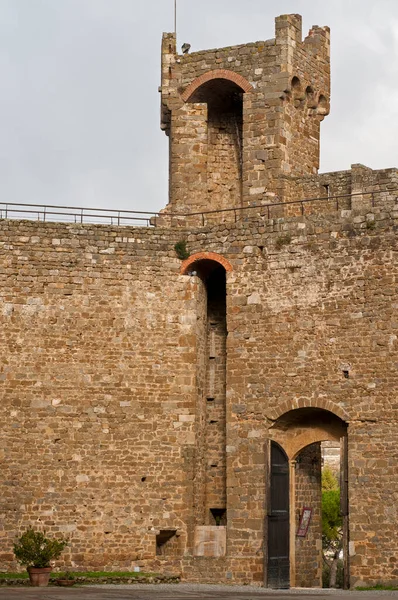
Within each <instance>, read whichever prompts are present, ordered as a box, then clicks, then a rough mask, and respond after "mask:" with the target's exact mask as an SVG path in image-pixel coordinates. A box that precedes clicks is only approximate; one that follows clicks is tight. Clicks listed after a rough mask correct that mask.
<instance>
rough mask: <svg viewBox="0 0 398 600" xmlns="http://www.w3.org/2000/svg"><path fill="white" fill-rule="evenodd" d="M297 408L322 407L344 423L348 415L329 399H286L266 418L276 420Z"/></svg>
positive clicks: (347, 420)
mask: <svg viewBox="0 0 398 600" xmlns="http://www.w3.org/2000/svg"><path fill="white" fill-rule="evenodd" d="M298 408H322V409H323V410H327V411H329V412H331V413H333V414H334V415H336V416H337V417H339V418H340V419H341V420H342V421H345V422H346V423H348V422H349V420H350V419H349V417H348V415H347V413H346V412H345V411H344V410H343V409H342V408H341V407H340V406H338V405H337V404H335V403H334V402H331V401H330V400H320V399H316V400H312V399H310V400H287V401H286V402H283V404H281V405H280V406H278V407H276V408H275V409H274V410H273V411H272V413H270V414H269V415H268V418H269V419H270V420H271V421H276V420H277V419H279V418H280V417H282V416H283V415H284V414H286V413H288V412H290V411H291V410H296V409H298Z"/></svg>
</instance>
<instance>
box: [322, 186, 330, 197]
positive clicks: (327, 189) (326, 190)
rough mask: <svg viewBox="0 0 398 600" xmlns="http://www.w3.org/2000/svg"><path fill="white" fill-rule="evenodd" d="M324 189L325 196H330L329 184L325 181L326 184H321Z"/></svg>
mask: <svg viewBox="0 0 398 600" xmlns="http://www.w3.org/2000/svg"><path fill="white" fill-rule="evenodd" d="M323 187H324V189H325V195H326V197H327V198H330V185H329V184H328V183H327V184H326V185H324V186H323Z"/></svg>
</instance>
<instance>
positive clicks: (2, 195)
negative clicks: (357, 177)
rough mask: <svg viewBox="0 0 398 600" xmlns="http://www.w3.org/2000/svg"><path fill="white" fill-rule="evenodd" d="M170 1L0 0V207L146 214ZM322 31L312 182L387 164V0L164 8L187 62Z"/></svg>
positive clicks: (391, 35)
mask: <svg viewBox="0 0 398 600" xmlns="http://www.w3.org/2000/svg"><path fill="white" fill-rule="evenodd" d="M173 4H174V0H0V74H1V92H0V201H2V202H5V201H8V202H20V203H28V202H29V203H40V204H63V205H75V206H93V207H104V208H121V209H123V208H124V209H130V210H159V209H160V208H162V207H164V206H165V204H166V203H167V168H168V163H167V154H168V146H167V138H166V136H165V134H164V133H162V132H161V131H160V129H159V94H158V91H157V89H158V86H159V83H160V42H161V35H162V31H172V30H173ZM294 12H295V13H300V14H301V15H303V32H304V34H306V33H307V31H308V29H309V28H310V27H311V25H314V24H316V25H329V26H330V28H331V43H332V102H331V114H330V115H329V116H328V117H327V118H326V119H325V120H324V122H323V123H322V130H321V133H322V144H321V171H323V172H325V171H332V170H340V169H349V168H350V165H351V164H352V163H357V162H361V163H364V164H366V165H368V166H370V167H372V168H374V169H379V168H387V167H392V166H398V1H397V0H379V1H377V0H344V1H343V0H329V1H326V0H318V1H317V2H314V1H312V0H311V1H310V0H200V2H198V1H197V0H178V27H177V30H178V45H179V46H180V45H181V44H182V43H183V42H189V43H190V44H191V45H192V51H194V50H201V49H205V48H214V47H222V46H230V45H234V44H241V43H245V42H250V41H257V40H266V39H270V38H272V37H274V17H275V16H277V15H279V14H284V13H294Z"/></svg>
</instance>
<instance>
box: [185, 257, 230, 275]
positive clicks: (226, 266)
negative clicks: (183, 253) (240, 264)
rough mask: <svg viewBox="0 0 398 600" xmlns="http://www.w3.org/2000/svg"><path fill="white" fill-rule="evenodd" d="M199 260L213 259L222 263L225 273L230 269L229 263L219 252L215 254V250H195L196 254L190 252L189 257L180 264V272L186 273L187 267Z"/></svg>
mask: <svg viewBox="0 0 398 600" xmlns="http://www.w3.org/2000/svg"><path fill="white" fill-rule="evenodd" d="M201 260H213V261H214V262H217V263H219V264H220V265H222V266H223V267H224V269H225V270H226V272H227V273H229V272H230V271H232V265H231V263H230V262H229V261H228V260H227V259H226V258H224V257H223V256H221V255H220V254H216V252H196V254H192V255H191V256H190V257H189V258H187V259H186V260H184V262H183V263H182V265H181V269H180V274H181V275H186V274H187V272H188V269H189V267H191V266H192V265H194V264H195V263H197V262H199V261H201Z"/></svg>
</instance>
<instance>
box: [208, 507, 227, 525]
mask: <svg viewBox="0 0 398 600" xmlns="http://www.w3.org/2000/svg"><path fill="white" fill-rule="evenodd" d="M210 519H211V524H212V525H217V527H220V526H222V525H226V524H227V509H226V508H211V509H210Z"/></svg>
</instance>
